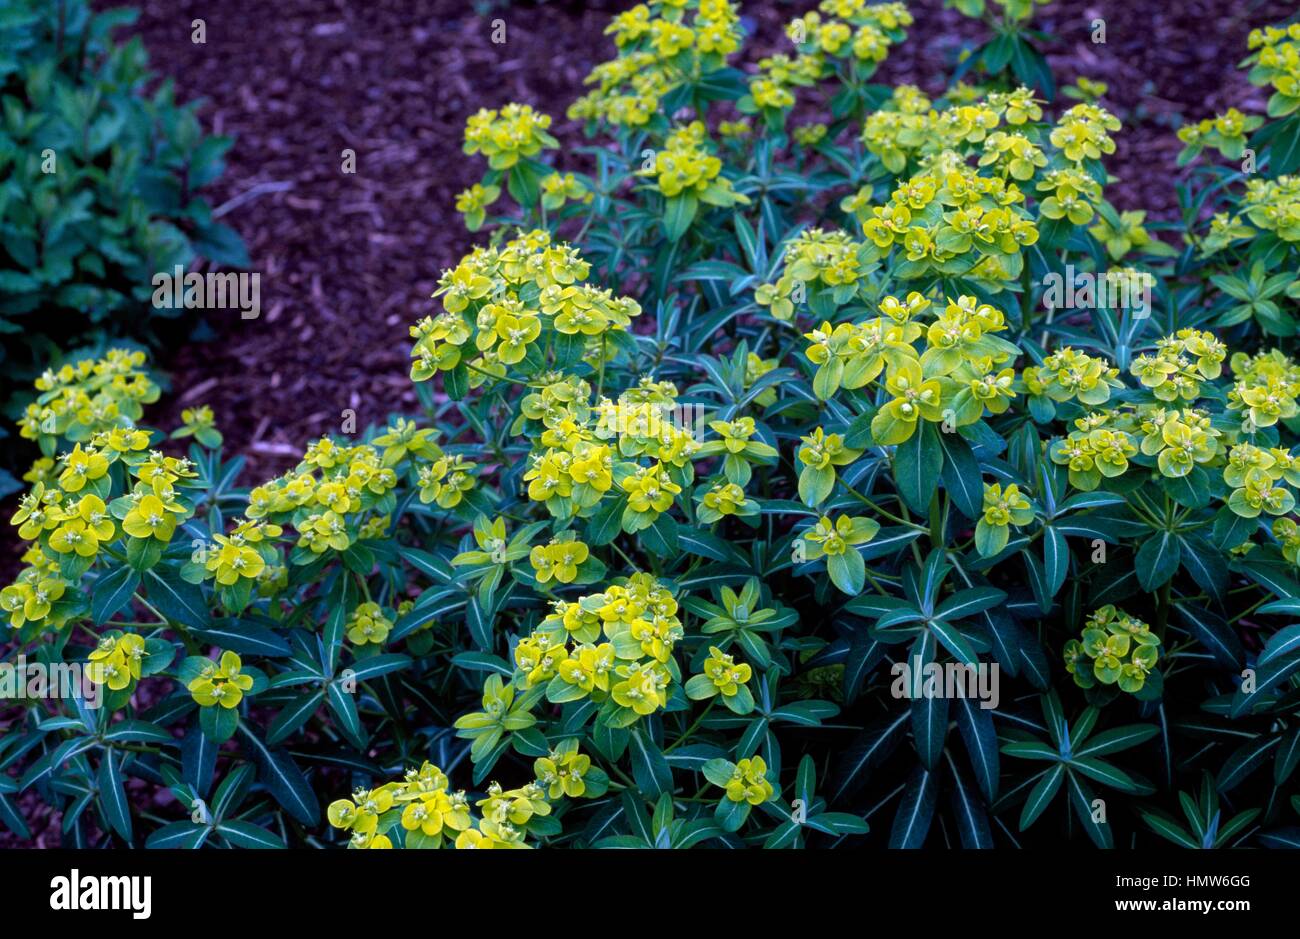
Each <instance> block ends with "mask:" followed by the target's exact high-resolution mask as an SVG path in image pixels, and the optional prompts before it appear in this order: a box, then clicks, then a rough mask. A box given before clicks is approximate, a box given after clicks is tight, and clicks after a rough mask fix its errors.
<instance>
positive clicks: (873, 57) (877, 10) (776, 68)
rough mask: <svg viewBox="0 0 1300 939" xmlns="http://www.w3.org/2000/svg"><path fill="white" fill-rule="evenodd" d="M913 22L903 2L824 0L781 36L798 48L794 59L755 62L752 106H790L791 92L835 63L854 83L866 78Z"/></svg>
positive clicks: (780, 108)
mask: <svg viewBox="0 0 1300 939" xmlns="http://www.w3.org/2000/svg"><path fill="white" fill-rule="evenodd" d="M819 11H820V12H819ZM912 22H913V21H912V14H911V13H909V12H908V10H907V7H906V6H904V5H903V4H902V3H867V2H865V0H823V2H822V3H821V4H820V6H819V8H818V10H814V11H810V12H808V13H805V14H804V15H803V16H800V17H798V18H796V19H794V20H791V21H790V23H788V24H787V25H786V28H785V33H786V36H788V37H789V38H790V41H791V42H793V43H794V44H795V46H796V47H797V49H798V55H797V56H796V57H795V58H794V59H791V58H790V57H789V56H786V55H775V56H771V57H769V58H765V59H763V60H762V61H760V62H759V63H758V67H759V74H758V75H757V76H755V77H754V78H753V79H751V80H750V84H749V97H750V98H751V99H752V101H753V104H754V108H755V109H770V110H773V111H784V110H786V109H788V108H791V107H793V106H794V103H795V95H794V89H795V88H798V87H808V86H810V85H812V84H814V83H815V82H817V81H818V80H819V79H821V78H824V77H827V76H829V75H832V74H835V71H836V64H837V62H836V60H845V61H847V63H848V68H849V69H850V71H851V73H852V75H853V78H854V80H855V81H862V80H865V79H866V78H869V77H870V76H871V74H872V73H873V72H875V70H876V67H877V66H878V65H879V64H880V63H881V62H883V61H884V60H885V59H886V58H887V57H888V56H889V50H890V48H891V47H892V46H894V45H895V44H897V43H899V42H902V41H903V40H904V39H905V38H907V33H906V32H905V28H906V27H908V26H911V25H912ZM747 104H748V102H745V101H744V100H743V99H742V102H741V104H740V107H741V109H742V110H746V109H747Z"/></svg>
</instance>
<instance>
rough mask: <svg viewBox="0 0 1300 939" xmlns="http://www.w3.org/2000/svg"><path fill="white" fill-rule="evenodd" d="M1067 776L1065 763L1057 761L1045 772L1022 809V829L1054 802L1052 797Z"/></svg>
mask: <svg viewBox="0 0 1300 939" xmlns="http://www.w3.org/2000/svg"><path fill="white" fill-rule="evenodd" d="M1064 778H1065V765H1064V764H1063V763H1057V764H1056V765H1055V766H1053V767H1052V768H1051V769H1049V770H1047V772H1045V773H1043V776H1042V778H1041V779H1039V780H1038V782H1037V784H1035V786H1034V788H1033V789H1032V790H1031V791H1030V793H1029V798H1028V799H1026V800H1025V806H1024V808H1023V809H1021V810H1020V830H1021V831H1024V830H1025V829H1027V828H1028V827H1029V826H1030V825H1032V824H1033V823H1034V822H1035V821H1037V820H1038V816H1040V815H1042V814H1043V812H1044V811H1046V809H1047V807H1048V806H1049V805H1051V804H1052V799H1053V798H1055V796H1056V793H1057V792H1058V791H1059V790H1060V788H1061V780H1063V779H1064Z"/></svg>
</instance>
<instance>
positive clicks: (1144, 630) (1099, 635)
mask: <svg viewBox="0 0 1300 939" xmlns="http://www.w3.org/2000/svg"><path fill="white" fill-rule="evenodd" d="M1064 652H1065V670H1066V671H1068V672H1069V673H1070V674H1072V675H1073V676H1074V681H1075V684H1077V685H1078V686H1079V687H1081V688H1091V687H1093V686H1094V685H1095V684H1096V683H1097V682H1101V683H1102V684H1103V685H1115V684H1118V685H1119V688H1120V690H1121V691H1127V692H1129V693H1130V694H1136V693H1137V692H1139V691H1141V690H1142V687H1143V685H1145V684H1146V680H1147V675H1149V674H1150V673H1151V670H1152V669H1153V668H1155V665H1156V661H1157V659H1159V657H1160V638H1159V637H1158V636H1156V635H1155V633H1153V632H1152V631H1151V627H1150V626H1148V625H1147V624H1146V623H1144V622H1143V621H1142V620H1140V619H1138V618H1137V617H1135V616H1130V615H1129V614H1127V613H1125V612H1124V611H1123V610H1119V609H1116V608H1115V607H1114V606H1113V605H1112V604H1109V603H1108V604H1106V605H1105V606H1103V607H1102V608H1101V609H1099V610H1097V611H1096V612H1095V613H1093V614H1092V615H1091V616H1089V617H1088V621H1087V622H1086V623H1085V624H1084V629H1083V637H1082V639H1081V640H1080V639H1071V640H1070V641H1069V642H1067V643H1066V644H1065V650H1064Z"/></svg>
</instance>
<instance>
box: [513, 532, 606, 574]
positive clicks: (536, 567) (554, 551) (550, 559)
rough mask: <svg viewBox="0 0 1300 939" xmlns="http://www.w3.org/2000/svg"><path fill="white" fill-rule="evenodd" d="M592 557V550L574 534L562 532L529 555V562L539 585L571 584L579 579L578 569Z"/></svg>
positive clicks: (538, 546)
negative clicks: (553, 582) (551, 583)
mask: <svg viewBox="0 0 1300 939" xmlns="http://www.w3.org/2000/svg"><path fill="white" fill-rule="evenodd" d="M589 557H591V549H590V548H588V547H587V546H586V545H585V544H583V543H582V542H581V541H579V540H577V536H576V535H575V534H574V533H573V532H571V531H570V532H561V533H560V534H558V535H556V536H555V537H554V538H552V539H551V541H550V543H549V544H545V545H537V546H536V547H534V548H532V550H531V551H529V554H528V562H529V563H530V564H531V565H532V566H533V572H534V574H535V576H536V578H537V582H538V583H539V584H546V583H549V582H550V581H552V580H554V581H555V582H557V583H561V584H571V583H573V582H574V581H575V580H577V579H578V568H579V567H580V566H581V565H582V563H583V562H584V561H586V560H587V558H589Z"/></svg>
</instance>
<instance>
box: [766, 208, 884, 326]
mask: <svg viewBox="0 0 1300 939" xmlns="http://www.w3.org/2000/svg"><path fill="white" fill-rule="evenodd" d="M870 256H871V251H870V249H869V247H868V246H866V245H864V244H863V243H862V242H858V241H854V240H853V239H852V238H850V237H849V235H848V234H846V233H845V232H842V231H824V230H823V229H820V228H810V229H808V230H807V231H803V232H800V233H799V235H798V236H796V237H795V238H794V239H793V240H792V241H790V242H789V243H788V244H787V245H786V249H785V270H784V271H783V272H782V274H781V276H780V277H779V278H778V279H777V281H776V282H775V283H773V284H760V285H759V287H758V288H757V289H756V290H755V291H754V301H755V302H756V303H758V304H759V305H760V306H766V307H770V308H771V310H772V315H773V316H775V317H776V318H777V319H779V320H788V319H790V318H792V317H793V316H794V313H795V302H796V300H800V299H802V298H801V296H800V292H802V294H803V295H804V296H805V297H806V295H807V294H808V292H809V291H813V290H816V288H818V287H822V288H825V289H826V290H828V291H830V294H831V298H832V299H833V301H834V303H835V304H836V305H840V304H843V303H846V302H848V301H849V300H850V299H852V298H853V297H854V295H856V293H857V291H858V280H859V278H860V277H861V276H862V274H863V273H864V272H865V268H866V267H867V265H868V263H869V262H870Z"/></svg>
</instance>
